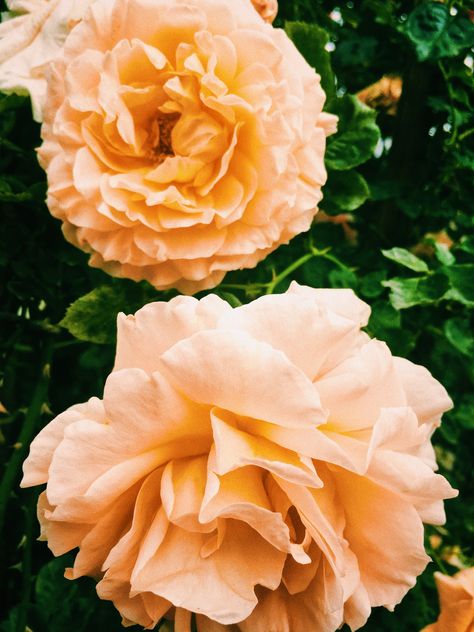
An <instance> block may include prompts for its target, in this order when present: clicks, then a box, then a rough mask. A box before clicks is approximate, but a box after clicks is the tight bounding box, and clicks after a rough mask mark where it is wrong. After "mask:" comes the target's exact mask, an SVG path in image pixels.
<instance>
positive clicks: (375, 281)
mask: <svg viewBox="0 0 474 632" xmlns="http://www.w3.org/2000/svg"><path fill="white" fill-rule="evenodd" d="M386 278H387V272H386V270H374V271H373V272H369V273H368V274H366V275H365V276H364V277H362V281H361V284H360V293H361V294H362V296H365V297H366V298H375V297H377V296H380V295H381V294H382V292H383V291H384V289H383V285H382V281H385V279H386Z"/></svg>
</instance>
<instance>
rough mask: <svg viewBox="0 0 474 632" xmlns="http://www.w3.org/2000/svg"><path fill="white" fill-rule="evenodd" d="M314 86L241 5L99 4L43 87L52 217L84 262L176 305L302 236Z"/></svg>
mask: <svg viewBox="0 0 474 632" xmlns="http://www.w3.org/2000/svg"><path fill="white" fill-rule="evenodd" d="M324 99H325V95H324V92H323V90H322V88H321V87H320V81H319V75H317V74H316V73H315V71H314V70H313V69H311V68H310V67H309V66H308V64H307V63H306V62H305V61H304V59H303V58H302V57H301V55H300V54H299V53H298V52H297V50H296V48H295V47H294V46H293V44H292V43H291V41H290V40H289V39H288V37H287V36H286V35H285V33H284V32H283V31H281V30H279V29H273V28H272V27H271V26H270V25H268V24H265V23H264V22H263V20H262V19H261V17H260V16H259V15H258V13H257V12H256V11H255V9H254V8H253V6H252V4H251V2H250V0H241V1H240V2H235V0H114V1H110V2H109V1H105V0H97V2H95V3H94V4H93V5H91V7H90V9H89V11H88V13H87V15H86V17H85V18H84V20H83V21H82V22H81V23H80V24H79V25H78V26H77V27H76V28H75V29H74V30H73V31H72V32H71V34H70V35H69V37H68V38H67V40H66V43H65V46H64V49H63V54H62V56H61V58H59V59H58V60H57V61H55V62H54V63H53V64H52V69H51V73H50V76H49V82H48V97H47V106H46V109H45V118H44V125H43V130H42V136H43V139H44V143H43V145H42V147H41V148H40V150H39V156H40V162H41V164H42V166H43V167H44V168H45V169H46V171H47V175H48V183H49V191H48V205H49V208H50V211H51V213H52V214H53V215H54V216H55V217H57V218H59V219H61V220H62V222H63V231H64V234H65V236H66V238H67V239H68V240H69V241H71V242H72V243H73V244H75V245H76V246H78V247H80V248H82V249H84V250H86V251H88V252H91V253H92V254H91V258H90V263H91V265H93V266H97V267H102V268H104V269H105V270H106V271H107V272H109V273H110V274H113V275H117V276H124V277H129V278H132V279H135V280H141V279H146V280H148V281H149V282H150V283H152V284H153V285H154V286H156V287H157V288H160V289H163V288H169V287H177V288H178V289H180V290H181V291H183V292H185V293H193V292H196V291H198V290H201V289H205V288H209V287H213V286H215V285H217V284H218V283H219V282H220V281H221V280H222V278H223V277H224V275H225V273H226V271H228V270H235V269H237V268H249V267H253V266H255V265H256V264H257V263H258V262H259V261H260V260H261V259H263V258H264V257H265V256H266V255H267V254H268V253H269V252H271V251H272V250H274V249H275V248H277V247H278V246H279V245H280V244H282V243H286V242H288V241H289V239H291V238H292V237H293V236H294V235H296V234H298V233H300V232H302V231H305V230H308V228H309V227H310V224H311V221H312V219H313V217H314V215H315V213H316V211H317V208H316V207H317V204H318V202H319V200H320V199H321V196H322V195H321V185H322V184H324V182H325V179H326V172H325V169H324V163H323V157H324V150H325V131H326V130H327V131H330V129H332V126H333V124H334V119H335V117H333V116H332V115H328V114H325V113H322V112H321V110H322V107H323V104H324Z"/></svg>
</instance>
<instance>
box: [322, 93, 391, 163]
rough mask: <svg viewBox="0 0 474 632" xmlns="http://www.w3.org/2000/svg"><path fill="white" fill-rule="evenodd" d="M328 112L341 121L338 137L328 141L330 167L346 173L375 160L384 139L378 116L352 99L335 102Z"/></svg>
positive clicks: (343, 98) (341, 99) (327, 152)
mask: <svg viewBox="0 0 474 632" xmlns="http://www.w3.org/2000/svg"><path fill="white" fill-rule="evenodd" d="M328 109H329V111H330V112H332V113H333V114H337V116H338V117H339V122H338V131H337V134H335V135H333V136H330V137H329V138H328V146H327V150H326V156H325V161H326V166H327V168H328V169H335V170H337V171H344V170H345V169H352V168H353V167H357V166H358V165H361V164H362V163H364V162H367V160H369V158H371V157H372V154H373V152H374V148H375V145H376V144H377V142H378V140H379V138H380V130H379V128H378V126H377V124H376V122H375V119H376V118H377V113H376V112H375V110H372V109H371V108H369V107H367V106H366V105H364V104H363V103H361V102H360V101H359V99H357V98H356V97H354V96H352V95H345V96H343V97H342V98H340V99H335V100H333V101H332V102H331V103H330V104H329V105H328Z"/></svg>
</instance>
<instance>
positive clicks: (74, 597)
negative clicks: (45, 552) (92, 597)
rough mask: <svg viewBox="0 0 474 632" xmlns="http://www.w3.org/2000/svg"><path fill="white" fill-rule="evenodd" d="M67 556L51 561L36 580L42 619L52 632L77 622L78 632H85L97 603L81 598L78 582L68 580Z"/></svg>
mask: <svg viewBox="0 0 474 632" xmlns="http://www.w3.org/2000/svg"><path fill="white" fill-rule="evenodd" d="M66 565H67V564H66V562H65V559H64V557H59V558H57V559H54V560H52V561H51V562H48V563H47V564H46V565H45V566H43V567H42V568H41V570H40V572H39V573H38V577H37V578H36V586H35V594H36V603H37V608H38V611H39V613H40V616H41V620H42V621H43V622H44V623H45V624H47V626H48V630H50V631H51V632H60V631H61V630H64V629H65V628H67V627H68V626H70V625H71V624H72V623H73V622H74V624H75V627H74V630H77V632H81V631H82V630H84V628H85V627H86V625H87V621H88V619H89V617H90V616H91V614H92V611H93V608H94V604H93V602H92V603H91V604H90V605H89V604H88V603H87V600H85V599H84V597H82V596H81V595H80V592H79V586H78V585H77V584H76V582H74V583H73V582H68V581H67V580H66V579H65V578H64V569H65V566H66Z"/></svg>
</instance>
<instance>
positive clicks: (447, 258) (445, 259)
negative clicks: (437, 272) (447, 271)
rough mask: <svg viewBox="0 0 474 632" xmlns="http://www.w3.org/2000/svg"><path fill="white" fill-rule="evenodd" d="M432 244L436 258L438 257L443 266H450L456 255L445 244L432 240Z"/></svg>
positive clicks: (454, 261)
mask: <svg viewBox="0 0 474 632" xmlns="http://www.w3.org/2000/svg"><path fill="white" fill-rule="evenodd" d="M432 245H433V248H434V251H435V256H436V259H438V261H439V262H440V263H441V264H442V265H443V266H452V265H453V263H456V257H455V256H454V255H453V253H452V252H451V250H450V249H449V248H448V246H447V245H446V244H440V243H438V242H437V241H435V240H433V244H432Z"/></svg>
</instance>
